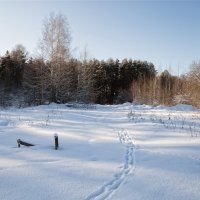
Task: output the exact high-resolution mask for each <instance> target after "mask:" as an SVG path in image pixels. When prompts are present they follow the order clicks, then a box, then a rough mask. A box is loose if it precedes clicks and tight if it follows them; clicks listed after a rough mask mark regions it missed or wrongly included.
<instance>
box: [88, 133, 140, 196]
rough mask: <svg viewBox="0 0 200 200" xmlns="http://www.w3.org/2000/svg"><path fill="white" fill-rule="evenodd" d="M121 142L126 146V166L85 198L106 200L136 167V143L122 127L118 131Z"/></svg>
mask: <svg viewBox="0 0 200 200" xmlns="http://www.w3.org/2000/svg"><path fill="white" fill-rule="evenodd" d="M118 137H119V140H120V143H121V144H122V145H124V146H125V147H126V153H125V160H124V166H123V168H122V170H121V171H120V172H118V173H117V174H115V175H114V177H113V179H111V180H110V181H108V182H107V183H105V184H104V185H103V186H101V187H100V188H99V189H98V190H97V191H95V192H94V193H92V194H91V195H89V196H88V197H87V198H86V199H85V200H106V199H108V198H109V197H111V196H112V195H113V193H114V192H115V191H116V190H117V189H118V188H119V186H120V185H121V184H122V183H123V182H124V180H125V178H126V177H127V176H128V175H129V174H130V173H131V172H132V171H133V170H134V168H135V162H136V158H135V149H136V147H135V144H134V141H133V140H132V138H131V137H130V136H129V134H128V131H127V130H124V129H121V130H119V131H118Z"/></svg>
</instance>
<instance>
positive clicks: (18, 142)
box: [17, 139, 20, 148]
mask: <svg viewBox="0 0 200 200" xmlns="http://www.w3.org/2000/svg"><path fill="white" fill-rule="evenodd" d="M17 144H18V147H19V148H20V139H18V140H17Z"/></svg>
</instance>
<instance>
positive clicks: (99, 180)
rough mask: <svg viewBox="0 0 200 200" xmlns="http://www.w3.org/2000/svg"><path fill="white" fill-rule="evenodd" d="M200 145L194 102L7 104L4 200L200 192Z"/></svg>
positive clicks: (135, 198) (149, 197)
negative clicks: (56, 145) (27, 144)
mask: <svg viewBox="0 0 200 200" xmlns="http://www.w3.org/2000/svg"><path fill="white" fill-rule="evenodd" d="M55 133H57V134H58V138H59V148H58V150H55V149H54V134H55ZM17 139H21V140H23V141H26V142H30V143H32V144H35V146H33V147H25V146H23V145H21V147H20V148H18V145H17ZM199 152H200V113H199V110H196V109H194V108H192V107H191V106H186V105H177V106H174V107H163V106H162V107H161V106H160V107H153V106H146V105H134V104H131V103H126V104H122V105H113V106H108V105H107V106H106V105H105V106H102V105H92V106H88V105H87V106H84V105H78V104H77V105H73V104H65V105H56V104H50V105H44V106H37V107H29V108H24V109H15V108H10V109H1V110H0V180H1V181H0V200H22V199H23V200H55V199H59V200H106V199H111V200H165V199H166V200H169V199H170V200H199V199H200V153H199Z"/></svg>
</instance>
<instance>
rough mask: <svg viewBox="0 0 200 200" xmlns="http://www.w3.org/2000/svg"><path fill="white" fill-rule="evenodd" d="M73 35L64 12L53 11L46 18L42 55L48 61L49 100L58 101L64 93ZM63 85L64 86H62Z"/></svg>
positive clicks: (41, 47) (43, 30)
mask: <svg viewBox="0 0 200 200" xmlns="http://www.w3.org/2000/svg"><path fill="white" fill-rule="evenodd" d="M70 44H71V35H70V29H69V24H68V21H67V18H66V17H64V16H63V15H62V14H57V15H55V14H54V13H51V14H50V15H49V17H48V18H46V19H45V20H44V24H43V29H42V39H41V41H40V50H41V55H42V57H43V59H44V61H45V63H46V67H47V70H46V76H47V77H48V78H47V79H46V80H48V81H47V83H46V85H47V86H48V88H49V100H50V101H51V102H57V101H59V99H60V96H59V95H60V94H63V91H61V89H62V88H63V85H62V84H63V82H65V81H64V79H63V72H64V71H65V72H66V68H67V65H66V62H67V61H69V58H70V56H71V55H70ZM61 86H62V87H61Z"/></svg>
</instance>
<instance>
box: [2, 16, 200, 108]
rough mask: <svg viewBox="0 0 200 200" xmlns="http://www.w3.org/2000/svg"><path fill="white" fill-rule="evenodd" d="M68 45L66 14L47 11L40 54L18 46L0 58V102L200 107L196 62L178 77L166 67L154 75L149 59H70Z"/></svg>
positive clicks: (69, 36)
mask: <svg viewBox="0 0 200 200" xmlns="http://www.w3.org/2000/svg"><path fill="white" fill-rule="evenodd" d="M70 45H71V34H70V28H69V24H68V22H67V19H66V18H65V17H64V16H63V15H62V14H58V15H55V14H50V16H49V17H48V18H46V19H45V20H44V23H43V29H42V38H41V39H40V44H39V47H38V50H39V54H38V56H36V57H34V58H33V57H28V54H27V51H26V49H25V48H24V47H23V46H22V45H17V46H16V47H15V48H14V49H13V50H12V51H10V52H9V51H7V52H6V53H5V55H3V56H1V57H0V105H1V106H9V105H12V104H14V102H15V103H17V105H18V106H25V105H27V106H30V105H40V104H44V103H51V102H55V103H67V102H84V103H99V104H115V103H123V102H127V101H129V102H132V101H135V102H137V103H145V104H154V105H155V104H167V105H172V104H174V103H193V104H194V105H196V106H198V105H197V104H198V98H199V97H198V93H197V91H198V88H199V87H198V86H199V82H200V76H199V75H197V71H198V72H199V71H200V70H199V66H200V64H199V63H194V64H193V65H192V68H191V71H190V73H188V74H187V75H185V76H182V77H177V76H172V75H171V74H170V73H169V72H168V71H167V70H165V71H164V72H162V73H161V74H159V75H158V74H157V71H156V70H155V66H154V65H153V64H152V63H151V62H147V61H141V60H132V59H123V60H122V61H119V60H118V59H115V60H114V59H108V60H106V61H105V60H98V59H86V58H84V59H82V60H81V59H76V58H73V56H72V54H71V47H70ZM194 77H195V78H196V79H194ZM197 83H198V84H197Z"/></svg>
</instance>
